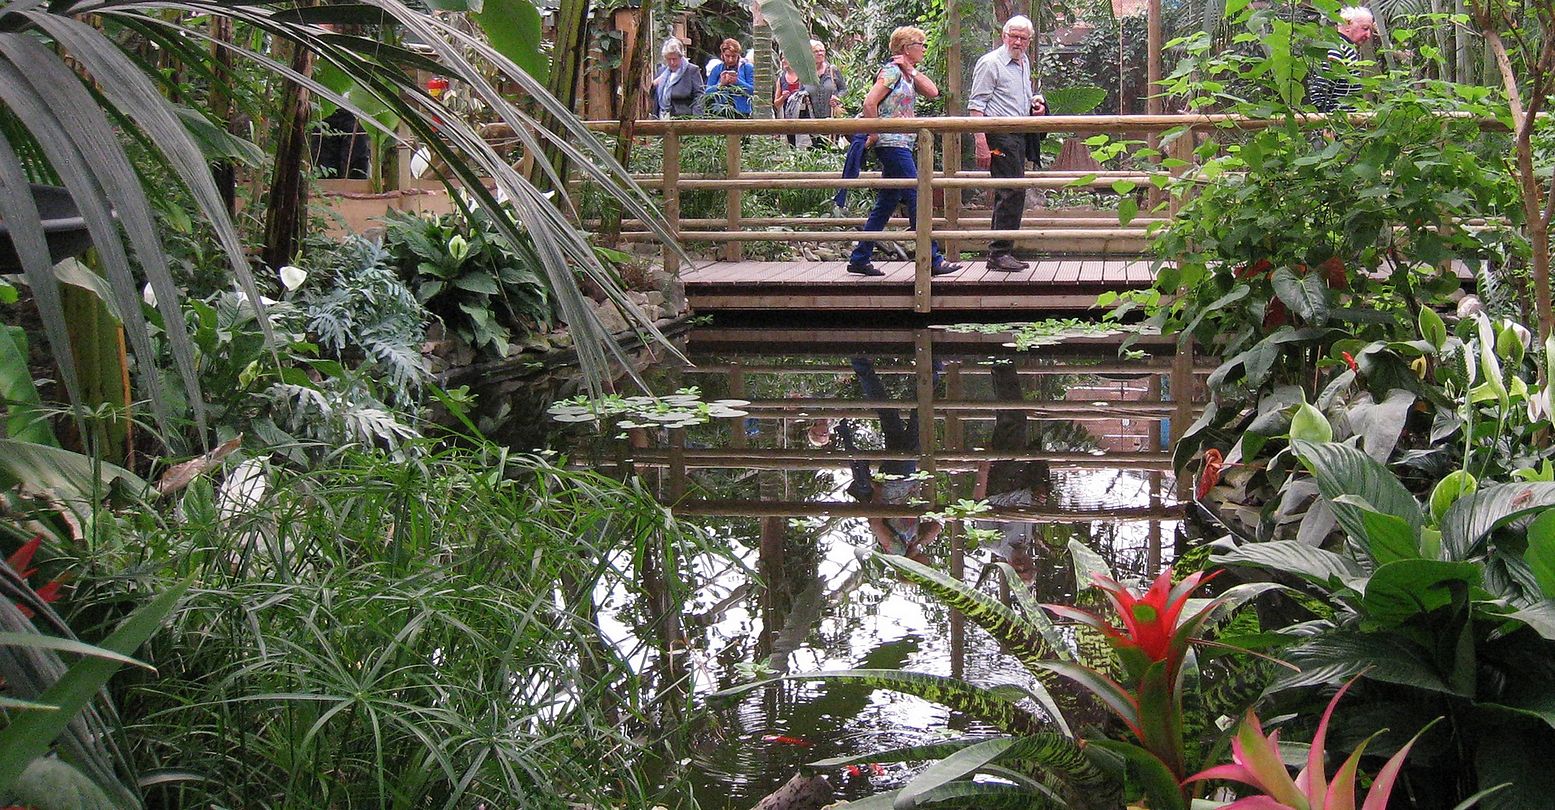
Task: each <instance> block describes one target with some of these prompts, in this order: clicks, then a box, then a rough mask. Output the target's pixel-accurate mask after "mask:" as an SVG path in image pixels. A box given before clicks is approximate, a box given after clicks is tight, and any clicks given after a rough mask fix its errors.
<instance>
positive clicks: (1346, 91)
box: [1307, 6, 1376, 113]
mask: <svg viewBox="0 0 1555 810" xmlns="http://www.w3.org/2000/svg"><path fill="white" fill-rule="evenodd" d="M1339 20H1340V22H1339V37H1340V39H1339V43H1338V44H1336V45H1335V46H1334V47H1332V48H1329V49H1328V55H1327V57H1325V58H1324V59H1323V64H1322V66H1321V67H1320V68H1319V69H1317V70H1314V71H1313V72H1312V74H1311V76H1309V77H1308V79H1307V97H1308V98H1309V99H1311V100H1312V106H1314V107H1316V108H1317V109H1318V112H1325V113H1331V112H1337V111H1339V110H1347V109H1349V105H1347V104H1346V103H1345V99H1347V98H1349V97H1350V96H1353V95H1355V94H1356V93H1359V92H1360V91H1361V86H1360V84H1359V83H1357V82H1354V81H1351V80H1350V74H1351V73H1352V72H1353V71H1354V70H1355V68H1356V65H1357V63H1359V62H1360V60H1361V55H1360V53H1359V52H1358V51H1356V50H1355V46H1357V45H1364V44H1366V42H1367V40H1370V39H1371V35H1372V34H1373V33H1375V32H1376V20H1375V18H1373V17H1372V13H1371V10H1370V9H1367V8H1366V7H1364V6H1348V7H1346V8H1344V9H1341V10H1340V11H1339Z"/></svg>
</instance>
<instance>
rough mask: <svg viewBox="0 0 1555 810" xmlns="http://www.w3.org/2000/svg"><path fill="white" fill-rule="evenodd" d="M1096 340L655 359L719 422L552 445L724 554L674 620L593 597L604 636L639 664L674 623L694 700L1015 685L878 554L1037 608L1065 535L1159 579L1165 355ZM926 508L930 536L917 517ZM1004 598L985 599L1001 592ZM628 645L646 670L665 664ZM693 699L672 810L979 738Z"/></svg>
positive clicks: (909, 701) (1070, 591) (1063, 583)
mask: <svg viewBox="0 0 1555 810" xmlns="http://www.w3.org/2000/svg"><path fill="white" fill-rule="evenodd" d="M1091 331H1092V330H1081V332H1080V333H1079V334H1076V335H1072V336H1069V337H1067V338H1065V339H1055V338H1049V337H1046V336H1043V337H1039V338H1037V339H1035V340H1033V339H1031V337H1030V336H1029V335H1026V336H1023V337H1024V338H1025V339H1023V341H1022V343H1023V344H1026V343H1035V344H1038V345H1034V346H1023V348H1020V349H1017V348H1015V347H1014V346H1013V345H1011V341H1012V335H1011V334H1010V333H1008V332H1007V331H1003V330H1000V329H997V328H992V329H985V330H980V331H979V330H960V329H956V328H949V329H947V328H917V329H909V328H898V329H891V328H887V329H867V330H864V329H817V328H808V327H807V328H793V329H788V328H779V327H766V328H760V329H741V328H728V327H722V326H713V327H703V328H698V329H696V330H693V331H692V332H691V333H690V335H689V337H688V338H687V339H686V341H685V343H684V354H685V357H686V359H687V360H689V361H690V363H689V364H686V363H681V362H679V361H675V362H667V363H666V362H660V363H659V364H657V365H655V366H653V367H652V368H651V369H649V371H648V372H647V377H648V379H649V382H650V384H651V386H652V387H653V390H655V391H659V392H671V391H677V390H683V391H687V394H686V398H685V400H684V402H687V403H691V402H693V398H692V397H691V396H690V391H689V389H692V388H694V389H696V390H695V394H696V397H695V400H694V401H696V402H701V403H713V405H712V407H711V411H712V417H713V418H710V419H708V420H706V421H705V422H702V423H699V424H693V425H687V426H685V427H673V428H664V427H659V426H658V425H663V424H672V425H673V424H679V423H677V422H676V421H675V418H674V417H672V416H669V417H659V418H658V421H655V419H654V418H652V417H646V416H637V417H632V416H628V417H626V418H627V421H626V425H627V427H626V428H625V429H621V428H618V427H615V426H613V425H606V426H604V427H603V429H602V428H601V427H600V426H596V425H595V424H593V423H581V424H577V425H567V424H562V423H559V422H554V421H553V422H550V423H549V425H550V427H549V429H548V431H547V432H548V434H549V435H548V436H547V437H546V441H547V442H549V446H550V447H551V448H552V449H555V450H557V451H559V452H562V453H563V454H565V455H566V456H567V457H569V458H570V459H572V460H573V463H575V464H579V465H584V466H597V467H598V468H599V469H601V470H603V471H605V472H607V473H609V474H612V475H617V476H622V475H629V474H630V475H637V476H640V477H641V478H642V480H643V481H644V483H645V485H647V486H650V487H652V488H653V489H654V490H655V492H656V493H657V494H658V495H659V496H660V498H661V500H662V501H663V502H665V503H674V504H677V505H676V506H675V507H674V512H675V514H676V515H677V516H680V517H682V518H685V519H686V520H689V521H692V522H693V523H695V524H696V525H697V526H699V527H700V528H701V529H702V531H703V532H704V535H705V538H706V539H707V540H708V541H709V542H714V543H719V544H724V545H726V546H727V548H728V550H729V552H730V553H729V554H726V555H707V556H705V557H700V558H697V559H692V560H686V561H684V562H683V564H682V565H681V566H680V569H679V570H680V571H682V572H684V573H683V574H682V577H683V581H684V584H685V586H686V587H687V589H688V592H689V594H690V596H689V598H688V600H687V601H688V603H687V604H686V606H685V609H684V611H683V612H682V614H681V615H678V616H673V617H652V616H651V614H652V610H651V608H648V607H645V606H642V605H633V604H626V603H623V602H622V601H621V600H620V598H619V595H618V594H611V593H601V594H599V595H598V598H599V603H600V608H601V612H600V617H599V624H600V628H601V631H602V634H603V636H604V637H605V638H607V639H609V640H610V641H611V642H613V643H615V644H616V645H617V646H618V648H620V649H623V650H628V649H630V650H639V651H640V650H641V649H643V647H642V645H641V644H637V643H635V642H638V641H640V640H641V638H640V637H641V636H642V635H643V632H644V628H645V627H656V628H659V629H663V630H664V632H667V633H669V634H670V636H671V637H673V638H674V639H678V640H672V641H671V644H670V646H671V648H672V649H677V650H683V651H684V652H683V654H678V657H679V658H680V659H681V663H680V664H679V668H680V669H679V671H680V672H681V673H683V674H682V675H680V676H678V677H679V678H682V679H683V680H684V681H685V682H686V684H685V685H689V686H691V693H692V694H694V695H697V696H703V695H706V694H707V693H709V692H712V691H715V690H718V689H723V688H727V687H730V686H733V685H735V684H738V683H740V682H742V681H746V680H749V679H751V678H752V677H763V676H772V675H776V674H780V673H806V672H816V671H822V670H841V669H856V668H887V669H895V668H900V669H906V670H911V671H916V672H926V673H933V674H939V675H950V676H954V677H958V678H964V679H966V680H969V681H971V682H973V683H977V684H982V685H994V684H1004V683H1013V684H1025V683H1027V679H1028V678H1029V676H1028V675H1027V673H1026V672H1025V670H1024V669H1022V667H1021V666H1020V665H1019V664H1018V663H1017V662H1016V661H1015V660H1014V659H1013V658H1011V657H1009V656H1007V655H1004V654H1002V653H1001V651H1000V650H999V648H998V645H997V644H996V643H995V642H994V641H993V639H992V638H991V637H989V636H987V635H986V634H984V633H983V632H982V631H981V630H978V629H977V628H975V627H969V626H967V625H966V623H965V622H963V621H962V618H961V616H960V615H959V614H958V613H956V612H955V611H952V610H950V609H948V608H947V607H945V606H944V605H942V604H941V603H939V602H938V601H936V599H935V598H933V597H932V596H929V595H928V594H926V593H924V592H923V591H921V590H920V589H918V588H917V587H915V586H913V585H911V584H909V583H907V582H904V581H901V580H900V579H898V578H896V577H894V576H893V575H892V574H891V573H890V572H888V571H887V570H885V569H884V568H883V567H882V566H880V565H879V564H876V563H873V562H872V561H871V560H870V552H871V551H872V550H873V551H881V550H887V551H892V552H896V553H901V552H903V551H907V552H910V553H911V554H913V555H914V556H915V557H916V558H918V559H920V560H921V561H923V562H925V563H926V564H928V565H931V566H933V567H936V568H938V569H940V570H943V571H946V572H949V573H950V574H951V575H953V576H959V577H962V578H963V579H964V580H966V581H968V582H977V581H979V574H980V573H981V572H983V570H984V568H985V566H988V565H989V564H990V563H992V562H996V561H1004V562H1009V563H1010V564H1012V565H1013V566H1014V567H1015V569H1016V570H1017V571H1018V572H1019V574H1020V576H1021V578H1022V579H1024V580H1027V581H1028V582H1029V584H1030V587H1031V588H1032V589H1033V590H1034V591H1035V593H1036V596H1037V598H1038V599H1039V600H1041V601H1044V602H1066V603H1072V601H1073V597H1074V589H1075V585H1074V576H1073V569H1072V566H1071V560H1070V552H1069V550H1068V547H1069V544H1070V543H1071V541H1078V542H1080V543H1083V544H1084V545H1086V546H1087V547H1089V548H1091V549H1092V550H1094V551H1096V552H1098V553H1100V554H1101V555H1102V556H1103V558H1104V559H1105V560H1106V561H1107V562H1108V564H1109V565H1111V566H1112V568H1113V570H1114V571H1115V572H1116V573H1117V574H1118V575H1119V576H1120V577H1124V578H1139V577H1143V576H1145V575H1148V574H1153V573H1155V572H1157V571H1159V569H1160V568H1161V566H1162V565H1163V564H1165V563H1169V562H1170V561H1171V560H1172V559H1173V557H1174V554H1175V552H1174V550H1175V549H1176V548H1178V547H1180V546H1181V544H1182V543H1184V542H1186V539H1185V533H1186V529H1185V527H1184V524H1183V521H1182V520H1181V507H1180V504H1179V500H1178V497H1177V491H1176V482H1175V481H1174V480H1173V476H1172V475H1171V473H1170V471H1169V470H1170V459H1169V454H1168V453H1167V452H1166V449H1165V448H1166V443H1167V441H1168V436H1169V435H1170V432H1171V425H1170V423H1171V420H1172V418H1173V416H1178V418H1181V416H1180V414H1183V413H1188V411H1182V410H1179V404H1178V403H1176V402H1174V401H1172V390H1171V389H1172V385H1171V372H1172V359H1173V347H1172V345H1171V344H1170V342H1169V341H1165V340H1161V339H1159V338H1155V339H1150V338H1144V339H1140V340H1139V341H1138V343H1137V344H1135V345H1134V346H1133V349H1134V351H1132V352H1130V357H1129V358H1128V359H1123V358H1120V356H1119V346H1120V343H1121V342H1122V341H1123V339H1124V335H1121V334H1102V333H1094V334H1093V333H1091ZM555 395H556V394H555V393H554V392H553V393H552V394H549V395H547V396H555ZM536 405H537V403H534V402H528V403H525V404H524V406H522V408H521V409H520V408H518V407H515V408H513V409H512V410H514V411H519V410H525V411H529V412H534V411H535V410H538V409H539V408H544V403H539V408H537V407H536ZM725 409H728V410H725ZM735 412H737V413H735ZM720 414H722V415H721V416H720ZM634 420H635V421H634ZM637 424H641V425H653V426H652V427H631V426H632V425H637ZM532 439H533V437H532V436H529V435H525V436H524V438H523V441H531V440H532ZM517 440H518V439H517V438H514V439H512V441H517ZM528 446H534V445H533V444H530V445H528ZM865 465H868V469H867V471H866V470H865ZM979 501H986V502H987V504H989V505H988V506H974V503H976V502H979ZM979 510H982V511H980V512H979ZM925 511H933V512H938V513H941V517H942V521H943V522H944V524H945V528H944V529H943V530H942V531H940V530H937V529H936V528H934V527H933V526H932V524H931V523H928V522H919V516H920V515H921V513H923V512H925ZM973 513H976V514H973ZM956 517H965V518H966V519H964V520H955V519H954V518H956ZM936 531H938V534H937V535H936V534H935V532H936ZM1001 582H1002V580H1001V578H1000V577H998V576H990V577H987V578H985V579H983V580H982V585H981V587H983V588H985V589H986V590H987V591H988V592H989V593H991V594H995V595H998V596H1001V597H1002V598H1005V599H1006V600H1008V598H1009V595H1008V592H1007V590H1005V589H1007V586H1003V585H1001V584H1000V583H1001ZM645 617H646V618H645ZM655 621H657V622H662V624H655ZM655 632H657V631H655ZM641 654H642V656H643V658H642V666H643V667H644V668H645V669H652V668H654V667H658V666H662V665H663V664H664V663H665V662H663V661H654V660H651V659H652V658H653V657H654V656H653V655H652V654H651V653H641ZM665 682H667V681H661V686H662V685H663V684H664V683H665ZM698 700H700V697H699V698H698ZM707 708H708V711H706V712H702V713H698V714H696V715H695V717H696V719H695V720H694V722H693V723H692V725H691V726H690V728H689V729H687V730H686V733H685V734H684V736H683V737H682V738H680V739H679V740H678V741H677V742H675V743H674V744H672V745H670V746H669V749H670V750H669V751H668V752H667V754H666V757H665V762H663V763H662V766H663V767H664V768H665V770H666V775H665V777H664V778H665V780H666V782H678V784H679V785H680V788H681V790H682V793H681V795H683V796H685V797H686V798H687V806H698V807H702V808H741V809H742V810H743V808H749V807H751V806H752V805H754V804H755V803H756V802H758V801H759V800H760V799H761V798H762V797H764V796H766V795H767V794H769V793H770V792H771V791H773V790H774V789H776V788H777V787H779V786H780V785H782V784H783V783H784V782H786V781H788V779H789V778H790V777H791V776H793V775H794V774H795V773H796V771H797V769H798V767H799V766H800V765H801V764H803V763H807V762H811V761H815V760H820V759H824V758H830V757H837V756H843V755H857V754H864V753H868V752H871V751H879V750H884V749H888V748H892V747H897V746H901V745H908V744H916V743H921V742H926V741H932V740H935V739H939V738H943V737H945V736H951V735H957V734H963V733H975V732H978V731H987V730H988V729H981V728H979V727H978V725H977V724H976V723H975V722H973V721H970V720H968V719H967V718H964V717H960V716H957V715H955V714H954V713H952V712H950V711H948V710H947V709H945V708H944V707H942V706H939V705H937V704H933V703H929V702H927V701H924V700H921V699H918V698H915V697H910V696H904V695H900V694H897V693H894V692H889V691H884V690H879V691H876V690H871V689H868V688H864V687H861V686H850V685H836V684H823V683H815V682H784V683H781V684H775V685H772V686H768V687H763V688H759V689H756V690H755V691H752V692H750V693H748V694H746V695H745V696H744V697H743V698H741V699H738V700H736V701H732V702H727V703H714V704H713V705H711V706H709V707H707ZM912 773H913V769H910V768H909V767H908V766H903V765H883V766H876V767H873V768H870V767H868V766H866V767H864V768H862V769H856V770H854V771H852V772H850V771H849V770H848V769H845V768H837V769H832V771H831V772H830V773H829V775H830V777H831V782H832V784H833V786H834V787H836V789H837V795H838V798H858V797H861V796H865V795H868V794H870V793H873V792H877V791H879V790H883V789H889V788H891V787H895V786H899V785H900V784H901V783H902V782H903V781H904V780H905V779H906V778H907V777H909V776H910V775H911V774H912ZM690 800H694V803H692V802H691V801H690Z"/></svg>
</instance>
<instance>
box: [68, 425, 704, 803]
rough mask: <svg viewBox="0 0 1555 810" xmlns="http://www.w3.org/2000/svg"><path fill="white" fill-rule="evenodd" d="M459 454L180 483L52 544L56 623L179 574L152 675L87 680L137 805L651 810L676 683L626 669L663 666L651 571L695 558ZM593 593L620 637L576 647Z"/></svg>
mask: <svg viewBox="0 0 1555 810" xmlns="http://www.w3.org/2000/svg"><path fill="white" fill-rule="evenodd" d="M463 444H464V447H462V448H457V449H448V448H442V447H436V446H433V445H432V444H431V443H430V442H422V443H421V446H420V447H419V448H418V450H417V452H415V453H411V454H409V455H410V456H411V457H412V460H411V461H410V462H408V463H407V462H406V461H403V460H401V459H400V458H397V457H395V456H392V455H390V454H388V453H385V452H383V451H380V450H373V449H370V448H367V449H364V448H346V449H343V450H341V451H339V452H337V453H336V454H334V455H332V456H330V457H329V458H327V459H326V460H324V461H323V462H321V463H315V464H314V465H313V466H312V467H310V468H309V469H307V470H305V471H294V470H291V469H288V468H287V467H285V466H277V467H273V468H272V467H269V466H268V465H265V464H261V463H258V462H259V461H260V460H261V458H262V457H261V458H252V457H251V458H248V459H247V460H245V461H244V462H243V463H242V464H241V465H239V466H238V467H234V468H231V471H230V472H229V473H228V474H227V480H226V481H222V482H219V483H213V482H212V481H211V480H209V479H207V478H199V479H196V480H195V481H193V482H192V483H190V484H189V485H188V486H187V488H186V489H185V490H184V491H183V492H182V493H181V494H180V496H179V498H178V503H177V517H176V519H167V518H165V517H164V515H166V514H167V513H168V512H170V511H171V510H170V509H168V508H167V505H166V504H164V505H163V506H162V507H160V508H155V509H154V510H153V509H147V508H142V509H138V510H132V511H126V512H123V513H121V514H120V515H119V516H118V520H117V525H118V534H117V536H116V537H115V538H114V539H113V541H112V542H107V543H103V544H101V545H100V546H98V547H96V548H95V549H93V550H92V551H91V554H90V556H89V557H87V556H85V551H84V550H81V549H72V548H69V547H66V548H64V549H62V551H63V552H64V553H65V554H67V555H71V556H74V557H76V559H77V563H76V566H75V567H76V568H77V569H78V570H79V569H90V570H93V571H96V572H100V574H105V575H96V576H91V577H82V578H80V579H79V580H77V582H76V584H75V590H74V591H73V593H72V594H71V596H70V599H69V602H70V604H71V607H72V608H73V610H72V613H71V617H72V621H78V622H86V621H93V622H95V621H98V618H97V617H100V616H102V615H103V614H105V613H109V614H111V613H113V612H116V611H120V610H122V609H123V605H125V604H126V603H132V602H133V601H136V600H137V599H138V598H140V597H139V596H138V595H139V594H142V593H145V592H147V590H151V591H153V592H154V591H155V590H156V589H157V588H158V587H159V583H163V582H167V581H175V580H176V581H182V580H183V579H184V578H192V579H193V581H194V583H195V587H194V589H193V591H192V593H191V595H190V596H189V597H188V599H186V600H185V601H184V603H183V604H181V605H180V606H179V608H178V609H177V610H176V611H175V612H174V614H173V616H172V621H171V631H170V632H169V633H167V634H165V635H163V636H161V637H159V638H158V639H156V640H155V641H154V642H153V644H151V645H150V646H149V647H148V648H147V649H146V650H145V653H144V659H145V660H146V661H147V662H148V663H149V664H151V665H153V666H155V667H156V669H157V673H156V675H154V676H153V675H146V676H143V677H137V678H132V679H127V680H123V681H119V682H116V683H115V684H114V685H113V686H112V689H111V692H112V695H113V698H114V702H115V704H116V705H117V706H118V708H119V713H120V716H121V718H122V722H123V725H124V733H123V734H122V735H121V736H120V737H119V739H120V741H121V742H120V744H121V746H122V747H123V748H124V751H125V755H126V756H127V757H128V758H129V760H130V761H131V762H132V763H133V764H134V765H135V766H137V767H138V768H139V769H140V770H141V771H142V772H146V773H153V774H159V775H160V778H157V779H154V780H149V781H148V783H147V786H146V787H145V789H144V797H145V800H146V801H147V802H148V803H157V804H159V805H163V806H194V805H198V806H206V805H211V804H215V805H218V806H244V807H295V808H316V807H323V806H329V805H331V804H336V803H338V804H340V805H341V806H345V805H351V806H373V807H423V806H437V807H465V806H475V805H477V804H480V803H482V802H484V803H486V804H487V806H493V807H556V806H562V805H563V804H565V803H567V802H577V803H582V804H588V805H591V806H606V805H612V804H620V803H625V804H628V805H631V806H651V805H652V804H654V803H656V802H659V801H666V802H669V803H673V800H672V799H667V798H663V797H661V795H660V794H659V792H658V786H656V785H655V784H653V783H652V782H651V781H650V780H651V779H652V776H651V774H652V773H653V769H652V768H651V767H649V766H648V765H647V763H648V762H650V761H651V760H652V759H653V757H654V756H656V754H655V752H657V751H665V750H666V749H664V748H663V747H662V745H663V744H664V743H663V740H664V738H665V737H667V736H669V735H670V734H672V733H673V732H674V731H675V729H676V728H677V727H678V725H677V724H678V718H679V717H681V716H684V714H683V713H682V710H673V711H672V710H671V709H673V707H674V706H675V705H677V704H676V703H675V702H674V701H679V700H681V699H682V694H683V693H682V691H680V690H682V689H683V684H678V683H675V682H672V681H671V682H660V681H656V680H654V679H653V676H652V674H651V671H642V670H641V669H640V668H639V667H640V664H641V663H642V662H643V661H651V660H653V659H654V656H656V655H659V656H662V655H667V654H668V653H667V650H668V648H667V647H666V646H664V645H665V644H667V643H668V642H666V641H663V639H664V629H663V624H662V623H663V622H664V621H665V616H666V615H670V614H678V612H679V610H680V605H681V603H682V600H683V599H684V598H685V596H686V595H687V594H686V589H685V587H684V586H683V585H682V584H681V583H682V582H683V581H684V577H683V576H682V575H681V572H680V571H679V569H678V567H677V562H676V561H677V560H679V559H682V558H683V557H684V556H686V555H690V554H693V553H715V554H716V553H720V551H719V549H718V548H717V547H715V546H710V545H707V544H705V543H703V542H702V541H701V540H700V539H699V538H698V537H697V536H696V535H695V534H693V533H691V532H690V531H688V530H687V528H686V527H685V526H682V525H680V524H678V523H675V522H673V521H670V520H668V519H667V517H666V514H665V512H664V511H663V509H662V508H660V507H659V506H658V504H657V503H656V501H655V500H654V498H653V496H652V494H651V493H650V492H648V491H646V490H644V489H642V488H641V487H639V486H636V485H632V484H627V485H623V484H620V483H617V482H614V481H611V480H609V479H607V478H604V477H601V476H598V475H595V474H592V473H586V472H577V471H569V470H566V469H563V468H561V467H557V466H553V465H552V464H550V463H549V462H547V461H545V460H544V459H542V458H539V457H535V456H526V455H516V454H512V453H510V452H508V451H506V449H505V448H499V447H496V446H493V445H490V444H486V443H482V442H480V441H479V440H478V439H473V438H466V439H464V441H463ZM164 521H166V522H165V523H164ZM647 566H655V567H657V569H658V570H661V571H663V572H664V575H665V579H666V581H667V582H668V584H669V585H668V587H669V590H668V591H667V592H663V593H652V592H650V591H649V589H648V587H647V586H646V585H645V584H644V583H645V582H648V581H651V580H650V578H647V577H645V576H644V567H647ZM607 590H608V591H609V592H611V593H613V594H616V595H617V596H616V598H617V599H618V600H619V601H618V602H617V603H616V605H615V606H614V607H613V608H612V610H618V611H619V612H618V613H615V614H612V615H616V616H618V617H619V619H620V620H621V622H622V625H623V626H624V627H625V628H626V629H627V630H628V631H629V632H630V634H631V635H630V637H628V636H624V635H617V636H616V637H614V638H613V639H611V640H608V641H607V640H606V639H604V638H602V637H601V636H600V635H599V630H598V624H597V623H598V622H599V621H600V618H601V617H600V615H599V611H600V608H599V607H598V606H597V605H596V602H595V594H597V593H602V592H605V591H607ZM655 690H662V691H659V692H656V691H655ZM671 750H672V749H671ZM137 793H139V791H137Z"/></svg>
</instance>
